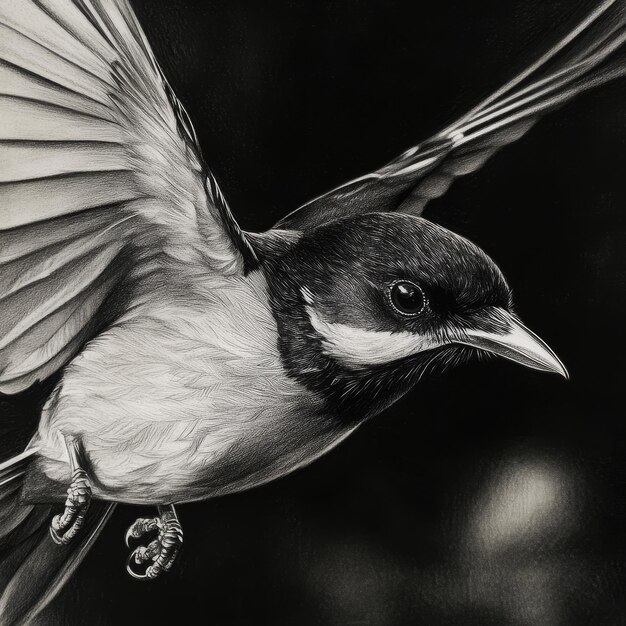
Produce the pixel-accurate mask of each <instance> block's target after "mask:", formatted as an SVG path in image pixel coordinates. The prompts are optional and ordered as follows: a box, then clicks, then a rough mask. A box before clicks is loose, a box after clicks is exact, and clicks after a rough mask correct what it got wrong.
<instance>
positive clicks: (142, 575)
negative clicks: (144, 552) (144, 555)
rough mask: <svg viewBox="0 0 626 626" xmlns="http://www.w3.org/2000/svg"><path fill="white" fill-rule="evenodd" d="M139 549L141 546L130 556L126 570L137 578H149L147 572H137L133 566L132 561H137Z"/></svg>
mask: <svg viewBox="0 0 626 626" xmlns="http://www.w3.org/2000/svg"><path fill="white" fill-rule="evenodd" d="M137 550H139V548H137V549H135V550H133V551H132V552H131V553H130V555H129V556H128V559H127V560H126V571H127V572H128V573H129V574H130V575H131V576H132V577H133V578H135V579H136V580H145V579H146V578H148V576H147V575H146V572H147V570H146V572H144V573H143V574H141V573H139V572H136V571H135V570H134V569H133V568H132V567H131V564H132V563H136V560H135V558H136V554H135V553H136V552H137Z"/></svg>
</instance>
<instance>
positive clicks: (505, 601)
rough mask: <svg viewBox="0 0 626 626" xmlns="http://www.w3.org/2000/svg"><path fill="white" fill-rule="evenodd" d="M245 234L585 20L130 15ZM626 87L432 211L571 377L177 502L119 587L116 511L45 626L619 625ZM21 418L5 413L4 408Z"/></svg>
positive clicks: (387, 154) (478, 388)
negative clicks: (165, 558) (161, 537)
mask: <svg viewBox="0 0 626 626" xmlns="http://www.w3.org/2000/svg"><path fill="white" fill-rule="evenodd" d="M133 4H134V6H135V7H136V11H137V13H138V15H139V18H140V21H141V22H142V24H143V25H144V28H145V30H146V32H147V34H148V38H149V39H150V41H151V42H152V45H153V47H154V49H155V52H156V55H157V58H158V59H159V60H160V61H161V63H162V65H163V68H164V70H165V73H166V75H167V76H168V78H169V79H170V81H171V83H172V85H173V86H174V88H175V90H176V91H177V93H178V95H179V97H180V98H181V100H182V101H183V102H184V104H185V105H186V107H187V109H188V111H189V113H190V116H191V118H192V120H193V122H194V124H195V128H196V130H197V132H198V136H199V138H200V141H201V144H202V146H203V149H204V153H205V157H206V159H207V161H208V162H209V164H211V166H212V167H213V168H214V170H215V171H216V173H217V175H218V178H219V179H220V181H221V182H222V186H223V189H224V191H225V193H226V195H227V197H228V198H229V199H230V201H231V204H232V206H233V209H234V211H235V214H236V216H237V217H238V218H239V219H240V223H241V224H242V226H243V227H244V228H246V229H249V230H256V229H265V228H268V227H270V226H271V225H272V224H273V223H274V222H275V221H276V220H277V219H278V218H279V217H281V216H282V215H283V214H284V213H286V212H287V211H289V210H291V209H293V208H295V207H296V206H298V205H299V204H300V203H302V202H303V201H305V200H307V199H309V198H310V197H312V196H314V195H316V194H318V193H320V192H322V191H325V190H326V189H328V188H330V187H331V186H333V185H335V184H337V183H339V182H343V181H344V180H345V179H348V178H350V177H353V176H356V175H359V174H362V173H364V172H366V171H369V170H371V169H373V168H375V167H377V166H379V165H381V164H382V163H383V162H385V161H386V160H387V159H389V158H391V157H393V156H395V155H396V154H398V153H399V152H401V151H403V150H404V149H406V148H408V147H409V146H411V145H412V144H414V143H416V142H417V141H418V140H420V139H423V138H425V137H427V136H429V135H430V134H431V133H433V132H434V131H436V130H438V129H439V128H440V127H441V126H443V125H444V124H445V123H447V122H449V121H451V120H452V119H453V118H455V117H456V116H458V115H460V114H462V113H464V112H465V110H466V109H467V108H469V107H470V106H471V105H473V104H474V103H476V102H477V101H478V100H479V99H480V98H481V97H483V96H485V95H487V93H488V92H489V91H491V90H492V89H494V88H496V87H498V86H499V85H500V84H501V83H502V82H504V81H505V80H506V79H508V78H509V77H511V76H512V75H513V74H514V73H516V72H517V71H519V70H521V69H523V67H524V66H525V65H526V64H527V63H529V62H530V61H531V60H533V59H534V58H535V57H536V56H537V55H538V54H539V53H540V52H542V51H543V50H545V49H546V48H547V47H548V46H549V45H550V44H551V43H553V42H554V41H555V40H556V39H557V38H558V36H559V35H560V34H564V33H565V32H566V31H567V29H568V27H570V26H572V25H573V24H574V22H575V21H576V20H577V18H578V17H580V16H582V15H583V14H584V13H585V11H586V10H588V9H589V8H590V7H591V6H594V5H596V4H597V3H594V2H588V1H587V2H583V1H580V2H572V1H569V0H550V1H546V0H507V1H506V2H503V1H502V0H500V1H488V0H473V1H472V2H468V1H467V0H438V2H416V1H415V0H406V1H404V0H403V1H400V0H344V1H341V2H339V1H334V2H332V1H328V0H326V1H322V0H310V1H304V0H297V1H296V0H294V1H290V2H259V1H258V0H255V1H252V0H251V1H249V2H243V1H233V0H229V1H228V2H225V1H224V2H197V3H193V2H172V1H171V0H143V1H142V2H139V1H135V2H133ZM623 103H624V86H623V83H622V84H612V85H608V86H605V87H603V88H602V89H601V90H599V91H597V92H594V93H591V94H587V95H585V96H583V97H581V98H579V99H578V100H577V101H576V102H575V103H573V104H570V105H568V106H566V107H564V108H563V109H561V110H560V111H558V112H557V113H556V114H552V115H551V116H550V117H548V118H547V119H545V120H543V121H542V122H540V123H539V124H538V126H537V127H535V128H534V129H533V131H531V133H530V134H529V135H527V136H526V137H525V138H524V139H522V140H521V141H520V142H519V143H518V144H516V145H514V146H512V147H510V148H507V149H505V150H504V151H503V152H502V153H501V154H499V155H497V156H496V157H495V158H494V159H493V160H492V161H490V162H489V163H488V164H487V166H486V167H485V168H484V169H483V170H482V171H480V172H478V173H477V174H475V175H473V176H470V177H467V178H465V179H463V180H461V181H459V182H457V183H456V184H455V185H454V186H453V188H452V189H451V191H450V192H449V193H448V194H447V195H446V196H445V197H444V198H443V199H442V200H440V201H437V202H436V203H434V204H433V205H432V206H431V208H430V209H429V211H428V213H427V217H430V218H431V219H433V220H435V221H437V222H439V223H441V224H443V225H445V226H447V227H449V228H451V229H453V230H455V231H456V232H459V233H461V234H463V235H465V236H467V237H469V238H470V239H472V240H473V241H475V242H476V243H478V244H479V245H480V246H481V247H483V248H484V249H485V250H486V251H487V252H488V253H489V254H490V255H491V256H492V257H493V258H494V259H495V260H496V261H497V262H498V264H499V265H500V267H501V268H502V269H503V271H504V273H505V275H506V276H507V278H508V280H509V282H510V284H511V285H512V286H513V289H514V293H515V297H516V303H517V308H518V311H519V313H520V315H521V316H522V318H523V319H524V320H525V321H526V323H527V324H528V325H529V326H530V327H531V328H533V329H535V330H536V331H537V332H538V333H539V334H540V335H541V336H542V337H543V338H544V339H545V340H546V341H548V343H549V344H550V345H551V346H552V347H553V348H554V349H555V350H556V351H557V353H558V354H559V355H560V356H561V357H562V359H563V360H564V362H565V363H566V365H567V366H568V368H569V371H570V374H571V381H570V382H569V383H568V382H565V381H564V380H562V379H559V378H557V377H555V376H549V375H543V374H540V373H536V372H533V371H528V370H525V369H523V368H521V367H519V366H516V365H513V364H510V363H508V362H504V361H501V360H498V361H491V362H486V363H473V364H471V365H469V366H464V367H461V368H459V369H457V370H454V371H450V372H447V373H445V374H443V375H438V376H437V377H431V378H430V379H428V380H426V381H424V382H423V383H422V384H421V385H420V386H419V388H417V389H415V390H414V391H413V392H412V393H411V394H409V395H408V396H407V397H406V398H405V399H404V400H403V401H401V402H400V403H398V404H397V405H396V406H394V407H393V408H392V409H391V410H388V411H387V412H386V413H385V414H383V415H381V416H379V417H378V418H376V419H374V420H373V421H371V422H370V423H368V424H366V425H364V426H363V427H362V428H361V429H360V430H359V431H357V433H356V434H354V435H353V436H352V437H351V438H349V439H348V440H347V441H346V442H345V443H343V444H342V445H341V446H339V447H338V448H337V449H335V450H334V451H332V452H331V453H330V454H328V455H326V456H325V457H324V458H322V459H321V460H320V461H318V462H316V463H314V464H313V465H312V466H310V467H308V468H306V469H304V470H301V471H298V472H297V473H295V474H293V475H291V476H288V477H286V478H284V479H282V480H279V481H277V482H275V483H273V484H271V485H268V486H266V487H263V488H260V489H256V490H254V491H251V492H248V493H242V494H239V495H235V496H229V497H225V498H221V499H217V500H214V501H210V502H206V503H202V504H195V505H188V506H182V507H180V509H179V514H180V517H181V520H182V523H183V526H184V529H185V548H184V551H183V553H182V554H181V555H180V557H179V559H178V562H177V564H176V567H175V568H174V570H173V571H172V572H171V573H170V574H169V575H167V576H166V577H164V578H163V579H162V580H159V581H156V582H153V583H139V582H135V581H132V580H131V579H130V578H129V577H128V576H127V575H126V573H125V571H124V563H125V559H126V556H127V550H126V548H125V547H124V545H123V541H122V538H123V533H124V530H125V528H126V527H127V526H128V525H129V524H130V523H131V522H132V521H133V519H134V518H135V517H136V516H137V515H148V514H151V513H152V512H151V510H150V509H138V508H132V507H122V508H120V509H119V510H118V512H117V513H116V515H115V517H114V519H113V520H112V522H111V523H110V524H109V526H108V527H107V529H106V530H105V532H104V533H103V535H102V538H101V540H100V541H99V542H98V543H97V545H96V546H95V548H94V549H93V550H92V552H91V554H90V555H89V556H88V557H87V559H86V561H85V562H84V564H83V565H82V566H81V568H80V569H79V571H78V573H77V575H75V577H74V578H73V579H72V580H71V582H70V583H69V584H68V585H67V587H66V589H65V590H64V591H63V593H62V594H61V596H60V597H59V599H58V600H57V601H56V602H55V603H54V605H53V607H52V609H51V610H50V611H49V612H48V613H47V615H46V616H45V617H44V618H43V620H42V621H41V623H44V624H49V623H59V624H68V625H74V624H93V625H94V626H95V625H99V624H102V625H104V624H106V625H112V624H153V625H156V624H186V623H201V624H211V625H224V626H235V625H237V626H239V625H246V626H247V625H260V624H263V625H265V624H267V625H272V626H273V625H276V626H280V625H289V626H291V625H308V624H316V625H318V624H319V625H333V626H334V625H346V626H347V625H371V626H387V625H390V626H396V625H403V624H425V625H431V624H432V625H438V624H476V625H485V624H498V625H500V624H514V625H518V624H519V625H526V624H528V625H533V626H534V625H543V624H549V625H560V624H563V625H570V624H590V625H594V626H595V625H602V624H610V625H613V624H624V623H626V617H625V616H626V610H625V608H624V604H625V602H624V585H623V580H622V577H623V574H624V569H625V562H626V561H625V559H624V556H625V542H624V540H623V536H624V522H625V517H626V506H625V504H626V499H625V498H624V482H625V481H624V478H625V476H626V467H625V462H624V452H625V448H626V446H625V445H624V442H625V441H626V439H625V436H624V435H625V429H624V421H623V413H624V411H623V397H624V385H625V381H624V365H623V354H622V351H623V348H624V345H625V342H624V338H625V337H624V320H625V319H626V299H625V297H624V285H626V263H625V259H626V255H625V254H624V243H625V241H626V229H625V225H626V215H625V211H624V209H625V202H624V200H625V199H626V196H625V194H624V186H623V176H624V153H625V147H626V146H625V145H624V144H625V141H626V125H625V124H624V121H625V120H624V114H623V112H622V111H623ZM21 408H23V410H24V411H26V409H27V407H26V405H24V407H17V410H21Z"/></svg>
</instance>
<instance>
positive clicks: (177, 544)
mask: <svg viewBox="0 0 626 626" xmlns="http://www.w3.org/2000/svg"><path fill="white" fill-rule="evenodd" d="M154 530H158V535H157V538H156V539H154V540H153V541H151V542H150V543H149V544H148V545H147V546H139V547H137V548H135V549H134V550H133V551H132V552H131V553H130V556H129V557H128V561H127V562H126V571H127V572H128V573H129V574H130V575H131V576H132V577H133V578H136V579H137V580H152V579H154V578H156V577H157V576H159V574H161V573H162V572H167V571H168V570H169V569H170V568H171V567H172V565H173V563H174V560H175V559H176V555H177V554H178V552H179V550H180V548H181V546H182V545H183V529H182V527H181V525H180V522H179V521H178V518H177V517H176V514H175V513H174V512H173V511H172V512H169V511H168V512H166V513H164V514H163V515H161V517H154V518H147V519H146V518H139V519H138V520H136V521H135V522H134V524H133V525H132V526H131V527H130V528H129V529H128V530H127V531H126V536H125V541H126V545H127V546H128V547H130V545H129V542H130V539H131V537H132V538H134V539H139V538H140V537H141V536H142V535H144V534H146V533H149V532H152V531H154ZM146 563H149V565H148V567H147V568H145V569H144V570H143V571H137V570H136V569H133V565H135V566H137V565H140V566H141V565H145V564H146Z"/></svg>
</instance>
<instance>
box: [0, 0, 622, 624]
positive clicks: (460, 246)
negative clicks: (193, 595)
mask: <svg viewBox="0 0 626 626" xmlns="http://www.w3.org/2000/svg"><path fill="white" fill-rule="evenodd" d="M625 22H626V20H625V9H624V4H623V2H622V1H621V0H603V1H602V2H601V3H599V4H598V5H597V6H596V7H595V9H594V10H593V11H592V12H591V13H589V14H588V15H587V16H586V17H585V18H584V19H583V20H582V21H581V22H580V23H579V24H578V25H577V26H576V27H575V28H574V29H573V30H572V31H571V32H570V33H568V34H567V35H566V36H565V37H564V38H563V39H561V40H560V41H558V42H557V43H556V44H555V45H554V46H553V47H552V48H551V49H550V50H548V51H547V52H546V53H544V54H543V55H542V56H541V57H540V58H538V60H537V61H535V62H534V63H532V64H531V65H530V66H529V67H528V68H527V69H526V70H524V71H523V72H521V73H520V74H518V75H517V76H515V77H514V78H513V79H512V80H510V81H509V82H508V83H506V84H505V85H504V86H503V87H501V88H499V89H497V90H496V91H495V92H494V93H492V94H491V95H490V96H489V97H487V98H486V99H484V100H483V101H482V102H480V103H479V104H477V105H476V106H474V107H473V108H472V109H471V110H469V111H468V113H466V114H465V115H463V116H462V117H461V118H459V119H457V120H455V121H454V122H453V123H451V124H450V125H448V126H447V127H446V128H444V129H443V130H441V131H440V132H438V133H436V134H435V135H434V136H432V137H430V138H428V139H426V140H425V141H422V142H420V143H418V144H416V145H415V146H414V147H413V148H411V149H409V150H407V151H405V152H403V153H402V154H401V155H400V156H399V157H397V158H395V159H394V160H392V161H391V162H389V163H387V164H385V165H384V166H382V167H381V168H380V169H378V170H375V171H373V172H371V173H367V174H365V175H363V176H361V177H358V178H356V179H354V180H350V181H348V182H346V183H344V184H341V185H339V186H338V187H336V188H334V189H332V190H331V191H329V192H326V193H324V194H322V195H320V196H318V197H316V198H314V199H312V200H311V201H309V202H307V203H306V204H304V205H302V206H301V207H299V208H297V209H296V210H295V211H293V212H291V213H289V214H288V215H287V216H285V217H284V218H283V219H281V220H280V221H279V222H278V223H277V224H276V225H275V226H274V227H273V228H271V229H270V230H268V231H266V232H262V233H252V232H247V231H244V230H242V229H241V228H240V226H239V225H238V223H237V221H236V219H235V217H234V215H233V213H232V212H231V209H230V206H229V204H228V202H227V200H226V198H225V196H224V194H223V192H222V190H221V188H220V186H219V184H218V181H217V178H216V176H215V174H214V173H213V172H212V170H211V169H210V168H209V167H208V165H207V164H206V163H205V161H204V158H203V156H202V152H201V148H200V146H199V143H198V140H197V137H196V134H195V132H194V129H193V125H192V123H191V120H190V117H189V115H188V114H187V112H186V110H185V108H184V106H183V104H182V103H181V102H180V101H179V100H178V98H177V97H176V95H175V93H174V91H173V90H172V88H171V86H170V84H169V82H168V81H167V79H166V77H165V75H164V73H163V71H162V70H161V68H160V66H159V63H158V61H157V59H156V58H155V56H154V54H153V52H152V49H151V47H150V44H149V42H148V40H147V38H146V36H145V34H144V32H143V30H142V28H141V25H140V24H139V21H138V20H137V17H136V15H135V13H134V12H133V9H132V6H131V4H130V2H129V1H128V0H2V1H0V393H2V394H8V395H11V394H17V393H20V392H22V391H24V390H27V389H29V388H31V387H32V386H33V385H37V384H39V383H41V382H42V381H48V380H51V379H54V380H55V383H54V385H53V387H52V390H51V391H50V393H49V395H48V397H47V399H46V402H45V405H44V406H43V408H42V410H41V416H40V418H39V421H38V424H37V425H36V429H35V431H34V432H31V433H29V437H28V443H27V445H26V446H25V448H24V449H23V450H21V451H20V452H19V453H18V454H15V455H13V456H10V457H9V458H6V460H4V461H3V462H2V464H0V550H1V554H2V557H1V559H2V561H1V563H0V580H1V583H0V588H1V592H0V593H1V595H0V623H1V624H7V625H8V624H21V623H28V622H29V621H30V620H32V619H34V617H36V616H37V615H38V614H39V613H40V612H41V611H42V610H43V609H44V608H45V607H46V606H47V604H48V603H49V602H50V601H51V600H52V599H53V598H54V596H55V595H56V593H58V591H59V590H60V589H61V587H62V586H63V584H64V583H65V582H66V581H67V580H68V579H69V577H70V576H71V575H72V573H73V572H74V571H75V569H76V568H77V567H78V565H79V564H80V562H81V561H82V559H83V558H84V556H85V554H86V553H87V551H88V550H89V548H90V547H91V546H92V545H93V543H94V542H95V540H96V539H97V537H98V535H99V533H100V532H101V530H102V528H103V527H104V525H105V524H106V522H107V520H108V519H109V518H110V516H111V515H112V514H113V511H114V508H115V506H116V505H117V504H119V503H121V504H132V505H143V506H151V507H155V509H156V514H155V515H154V516H153V517H146V518H139V519H137V520H136V521H135V522H134V523H133V524H132V525H131V527H130V528H129V529H128V532H127V534H126V537H125V539H126V542H127V544H128V545H129V550H131V546H133V545H135V544H140V545H136V546H135V547H134V548H133V549H132V550H131V551H130V554H129V557H128V562H127V569H128V572H129V573H130V575H131V576H133V577H134V578H137V579H141V580H152V579H155V578H157V577H158V576H160V575H162V574H164V573H165V572H167V571H169V570H170V569H171V568H172V567H173V565H174V563H175V561H176V557H177V554H178V553H179V551H180V549H181V546H182V543H183V528H182V526H181V524H180V520H179V519H178V515H177V511H176V507H178V506H179V505H181V504H185V503H188V502H193V501H198V500H205V499H209V498H213V497H216V496H220V495H224V494H229V493H235V492H239V491H242V490H245V489H250V488H253V487H256V486H258V485H262V484H264V483H267V482H269V481H272V480H275V479H277V478H279V477H282V476H284V475H285V474H287V473H289V472H293V471H294V470H296V469H298V468H301V467H303V466H305V465H307V464H309V463H311V462H312V461H314V460H315V459H317V458H318V457H320V456H321V455H323V454H325V453H326V452H328V451H329V450H330V449H332V448H333V447H335V446H336V445H337V444H339V443H340V442H341V441H342V440H344V439H345V438H346V437H348V436H349V435H350V434H351V433H352V432H353V431H354V430H355V429H356V428H358V427H359V426H360V425H361V424H362V423H364V422H365V421H366V420H368V419H370V418H372V417H374V416H375V415H378V414H379V413H381V412H382V411H384V410H385V409H386V408H387V407H388V406H390V405H391V404H392V403H393V402H395V401H397V400H398V399H399V398H400V397H402V396H403V395H404V394H406V393H407V392H408V391H410V390H411V389H412V388H413V387H414V386H415V385H417V384H418V383H419V381H420V379H421V378H422V377H423V376H424V374H425V373H426V372H427V371H430V370H431V369H433V368H443V367H448V366H452V365H457V364H459V363H461V362H464V361H467V360H469V359H471V358H475V357H477V356H479V357H480V356H499V357H503V358H505V359H508V360H510V361H514V362H516V363H519V364H521V365H523V366H526V367H529V368H532V369H535V370H539V371H543V372H552V373H556V374H559V375H562V376H565V377H567V376H568V374H567V370H566V368H565V366H564V365H563V363H562V362H561V361H560V359H559V358H558V357H557V355H556V354H555V352H554V351H553V350H552V349H551V348H550V347H548V345H547V344H546V343H545V342H544V341H543V340H542V339H540V338H539V337H538V336H537V335H536V334H535V333H534V332H532V331H531V330H529V329H528V328H527V327H526V326H524V324H523V323H522V321H521V320H520V319H519V317H518V315H517V314H516V312H515V308H514V305H513V298H512V291H511V288H510V287H509V285H508V283H507V281H506V279H505V277H504V275H503V273H502V272H501V271H500V269H499V268H498V267H497V265H496V263H495V262H494V261H493V260H492V259H491V258H490V257H489V256H487V254H486V253H485V252H483V251H482V250H481V249H480V248H479V247H478V246H476V245H475V244H474V243H472V242H470V241H469V240H467V239H465V238H463V237H461V236H459V235H457V234H455V233H453V232H451V231H449V230H447V229H445V228H443V227H442V226H439V225H437V224H435V223H434V222H432V221H429V220H427V219H426V218H425V217H423V215H422V214H423V211H424V209H425V207H426V206H427V204H428V203H429V202H430V201H431V200H433V199H435V198H438V197H440V196H442V195H443V194H444V193H445V192H446V190H447V189H448V187H449V186H450V185H451V184H452V182H453V181H454V180H455V179H456V178H458V177H460V176H464V175H466V174H469V173H472V172H474V171H476V170H478V169H479V168H480V167H481V166H482V165H483V164H484V163H485V162H486V161H487V160H488V159H489V158H490V157H491V156H492V155H494V154H495V153H496V152H497V151H498V150H499V149H500V148H502V147H504V146H506V145H508V144H510V143H512V142H514V141H516V140H517V139H519V138H521V137H522V136H523V135H524V134H525V133H526V132H527V131H528V130H529V129H530V128H531V127H532V126H533V124H534V123H535V122H536V121H537V120H538V119H539V118H540V117H542V116H543V115H544V114H546V113H548V112H551V111H553V110H555V109H557V108H558V107H560V106H561V105H563V104H564V103H566V102H568V101H569V100H571V99H572V98H574V97H575V96H577V95H578V94H580V93H582V92H584V91H587V90H589V89H591V88H594V87H597V86H599V85H601V84H603V83H606V82H607V81H609V80H613V79H616V78H619V77H622V76H623V75H624V74H625V73H626V65H625V63H624V58H623V50H622V46H623V43H624V39H625V34H624V30H625V29H624V26H625ZM55 377H56V378H55ZM0 419H1V416H0ZM2 447H3V449H4V450H5V457H6V451H8V450H14V448H15V442H13V441H10V440H7V441H3V443H2ZM150 538H151V539H150Z"/></svg>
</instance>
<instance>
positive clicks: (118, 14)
mask: <svg viewBox="0 0 626 626" xmlns="http://www.w3.org/2000/svg"><path fill="white" fill-rule="evenodd" d="M246 254H247V255H248V257H250V255H252V256H253V253H252V251H251V248H250V247H249V246H248V245H247V242H246V241H245V238H244V236H243V234H242V233H241V231H240V230H239V228H238V227H237V225H236V223H235V221H234V219H233V218H232V215H231V214H230V211H229V209H228V206H227V204H226V202H225V200H224V197H223V195H222V194H221V191H220V190H219V187H218V186H217V183H216V182H215V179H214V178H213V176H212V175H211V174H210V173H209V172H207V171H205V167H204V165H203V163H202V159H201V156H200V150H199V147H198V146H197V143H196V140H195V134H194V132H193V128H192V127H191V124H190V122H189V119H188V116H187V114H186V113H185V111H184V109H183V107H182V106H181V105H180V103H179V102H178V100H177V99H176V96H175V95H174V94H173V92H172V90H171V88H170V87H169V85H168V83H167V81H166V80H165V78H164V77H163V75H162V73H161V71H160V69H159V67H158V64H157V62H156V60H155V59H154V56H153V54H152V51H151V50H150V46H149V44H148V43H147V40H146V38H145V36H144V34H143V32H142V30H141V28H140V26H139V24H138V22H137V20H136V18H135V16H134V14H133V12H132V10H131V8H130V6H129V4H128V3H127V1H126V0H73V1H71V0H11V1H10V2H0V392H4V393H13V392H17V391H20V390H22V389H24V388H26V387H28V386H29V385H31V384H32V383H33V382H35V381H37V380H41V379H43V378H45V377H47V376H49V375H50V374H52V373H53V372H54V371H55V370H56V369H58V368H59V367H61V366H63V365H64V364H65V363H66V362H67V361H68V359H70V358H71V357H72V356H73V355H74V354H75V353H76V352H77V350H79V349H80V346H81V345H82V344H83V343H84V342H85V341H86V340H88V339H89V338H90V337H91V336H93V334H94V332H96V331H97V329H98V328H99V326H101V325H102V324H103V323H104V321H105V317H106V316H105V313H104V312H103V308H104V307H105V305H106V303H107V301H109V300H110V299H111V298H112V297H113V295H114V293H115V291H116V289H119V286H120V284H121V282H122V281H123V280H124V278H125V275H126V274H128V272H129V271H132V268H136V267H139V266H142V264H144V263H145V261H146V260H147V259H154V258H155V257H156V256H159V255H160V258H161V259H162V260H163V259H167V261H165V260H163V261H162V262H167V263H169V264H170V265H171V264H175V263H186V264H189V265H195V266H197V267H199V268H200V267H202V268H204V271H209V272H211V271H213V272H217V273H224V274H231V273H238V272H240V271H241V270H242V269H243V264H244V258H243V257H244V256H245V255H246ZM122 267H123V268H124V270H125V272H122ZM155 267H156V266H154V265H153V270H154V271H156V270H155ZM129 300H130V301H131V302H130V304H129V305H132V297H131V298H129Z"/></svg>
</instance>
